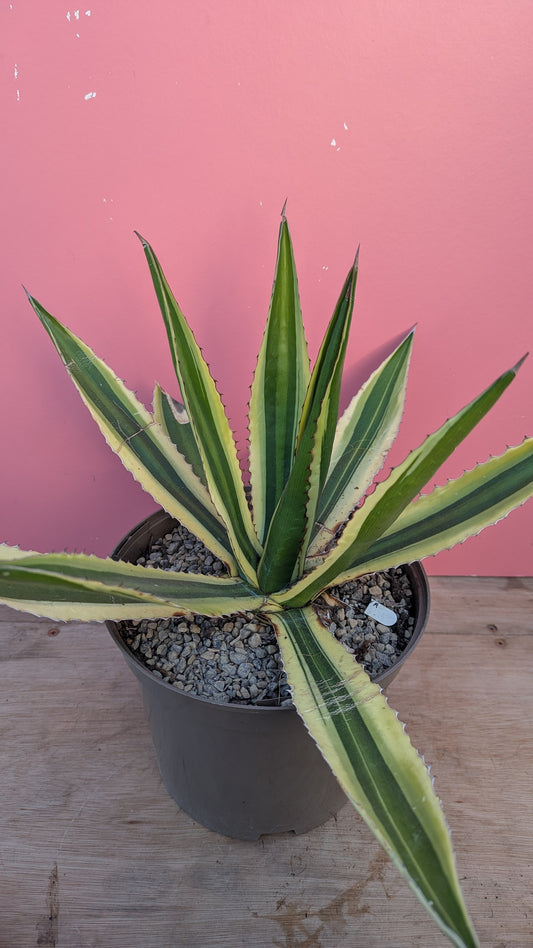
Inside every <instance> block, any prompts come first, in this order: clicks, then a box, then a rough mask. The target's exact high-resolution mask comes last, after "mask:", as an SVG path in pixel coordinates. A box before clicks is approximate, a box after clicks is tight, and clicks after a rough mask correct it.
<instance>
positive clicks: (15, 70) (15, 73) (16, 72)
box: [13, 63, 19, 79]
mask: <svg viewBox="0 0 533 948" xmlns="http://www.w3.org/2000/svg"><path fill="white" fill-rule="evenodd" d="M18 74H19V67H18V66H17V64H16V63H15V68H14V70H13V75H14V77H15V79H17V78H18Z"/></svg>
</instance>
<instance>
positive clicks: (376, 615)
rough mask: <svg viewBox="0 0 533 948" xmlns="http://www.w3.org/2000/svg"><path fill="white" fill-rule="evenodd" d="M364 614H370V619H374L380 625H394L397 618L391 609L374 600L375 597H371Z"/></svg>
mask: <svg viewBox="0 0 533 948" xmlns="http://www.w3.org/2000/svg"><path fill="white" fill-rule="evenodd" d="M365 616H370V618H371V619H375V620H376V622H379V623H380V624H381V625H394V623H395V622H397V620H398V616H397V615H396V613H395V612H393V611H392V609H389V608H388V607H387V606H384V605H383V603H381V602H376V600H375V599H371V600H370V602H369V603H368V606H367V607H366V609H365Z"/></svg>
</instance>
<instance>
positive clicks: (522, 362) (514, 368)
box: [511, 352, 529, 375]
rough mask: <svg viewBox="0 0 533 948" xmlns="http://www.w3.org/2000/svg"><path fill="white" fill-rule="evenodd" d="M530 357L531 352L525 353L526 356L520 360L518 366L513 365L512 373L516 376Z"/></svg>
mask: <svg viewBox="0 0 533 948" xmlns="http://www.w3.org/2000/svg"><path fill="white" fill-rule="evenodd" d="M528 355H529V352H525V353H524V355H523V356H522V358H521V359H519V360H518V362H517V363H516V365H513V367H512V369H511V372H514V374H515V375H516V373H517V372H518V370H519V369H521V368H522V366H523V364H524V362H525V361H526V359H527V357H528Z"/></svg>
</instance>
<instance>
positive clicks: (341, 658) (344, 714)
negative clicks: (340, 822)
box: [271, 607, 478, 948]
mask: <svg viewBox="0 0 533 948" xmlns="http://www.w3.org/2000/svg"><path fill="white" fill-rule="evenodd" d="M271 621H272V622H273V624H274V626H275V628H276V630H277V634H278V640H279V644H280V648H281V653H282V657H283V663H284V667H285V671H286V673H287V678H288V680H289V682H290V685H291V688H292V694H293V699H294V703H295V705H296V707H297V710H298V713H299V714H300V716H301V717H302V718H303V721H304V723H305V724H306V726H307V728H308V729H309V731H310V733H311V735H312V737H313V738H314V740H315V741H316V743H317V744H318V747H319V748H320V750H321V752H322V754H323V755H324V757H325V758H326V760H327V761H328V763H329V765H330V767H331V768H332V770H333V772H334V774H335V776H336V777H337V779H338V781H339V783H340V785H341V787H342V788H343V790H344V791H345V793H346V794H347V796H348V797H349V798H350V800H351V801H352V803H353V804H354V806H355V807H356V809H357V810H358V812H359V813H360V814H361V816H362V817H363V819H364V820H365V821H366V822H367V824H368V826H369V827H370V829H371V830H372V831H373V832H374V833H375V835H376V837H377V838H378V840H379V842H380V843H381V844H382V845H383V846H384V848H385V849H386V851H387V853H388V854H389V855H390V857H391V858H392V859H393V861H394V862H395V864H396V865H397V867H398V869H399V870H400V872H401V873H402V874H403V875H404V876H405V877H406V879H407V880H408V882H409V884H410V886H411V888H412V889H413V890H414V892H415V893H416V895H417V896H418V898H419V899H420V900H421V902H422V903H423V905H424V906H425V907H426V909H427V910H428V911H429V912H430V913H431V915H433V917H434V918H435V920H436V921H437V923H438V924H439V926H440V927H441V929H442V930H443V931H444V932H445V934H446V935H447V936H448V937H449V938H450V939H451V941H452V942H453V943H454V944H455V945H457V946H463V948H465V946H469V948H472V946H475V945H477V944H478V942H477V939H476V936H475V933H474V931H473V929H472V926H471V923H470V920H469V918H468V913H467V910H466V907H465V905H464V902H463V898H462V895H461V889H460V886H459V881H458V878H457V872H456V868H455V860H454V856H453V849H452V845H451V841H450V837H449V832H448V828H447V826H446V823H445V820H444V816H443V813H442V808H441V805H440V801H439V800H438V798H437V796H436V795H435V792H434V790H433V786H432V782H431V779H430V777H429V774H428V772H427V769H426V767H425V765H424V763H423V761H422V760H421V758H420V757H419V756H418V754H417V753H416V751H415V750H414V748H413V747H412V745H411V743H410V741H409V738H408V737H407V734H406V733H405V731H404V728H403V726H402V724H401V723H400V722H399V721H398V718H397V716H396V714H395V712H394V711H393V710H392V709H391V708H390V707H389V706H388V704H387V702H386V700H385V697H384V695H383V694H382V693H381V692H380V689H379V686H378V685H376V684H373V683H372V682H371V680H370V678H369V677H368V675H367V674H366V672H365V671H364V669H363V668H362V667H361V666H360V665H358V664H357V663H356V662H354V660H353V656H351V655H350V654H349V653H348V652H347V651H346V650H345V649H344V647H343V646H342V645H341V644H340V643H339V642H337V641H336V639H334V637H333V636H332V635H331V634H330V633H329V632H328V631H327V630H326V629H324V627H323V626H322V625H321V623H320V622H319V620H318V618H317V616H316V614H315V612H314V610H313V609H312V608H311V607H308V608H305V609H290V610H288V611H286V612H282V613H279V614H277V615H274V616H272V617H271Z"/></svg>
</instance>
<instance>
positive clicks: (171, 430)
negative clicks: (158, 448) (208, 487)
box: [154, 385, 206, 487]
mask: <svg viewBox="0 0 533 948" xmlns="http://www.w3.org/2000/svg"><path fill="white" fill-rule="evenodd" d="M154 418H155V420H156V422H157V424H158V425H160V426H161V428H162V429H163V431H164V432H165V434H166V435H167V437H169V438H170V440H171V441H172V444H173V445H174V446H175V447H176V448H177V450H178V451H179V453H180V454H181V455H183V457H184V458H185V460H186V461H187V463H188V464H190V465H191V467H192V469H193V471H194V473H195V474H196V476H197V478H198V479H199V480H200V481H201V482H202V484H203V485H204V487H205V484H206V480H205V471H204V467H203V464H202V458H201V457H200V452H199V450H198V445H197V444H196V438H195V437H194V431H193V430H192V425H191V423H190V421H189V418H188V415H187V412H186V410H185V406H184V405H182V404H181V402H178V401H176V399H175V398H172V396H171V395H168V394H167V393H166V392H164V391H163V389H162V388H161V387H160V386H159V385H156V387H155V389H154Z"/></svg>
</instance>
